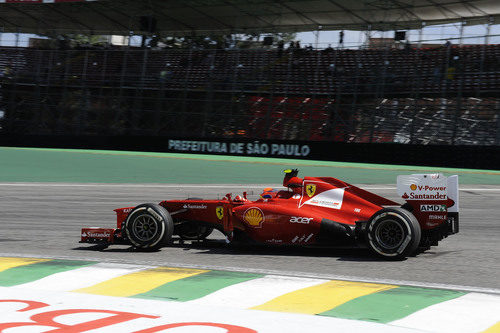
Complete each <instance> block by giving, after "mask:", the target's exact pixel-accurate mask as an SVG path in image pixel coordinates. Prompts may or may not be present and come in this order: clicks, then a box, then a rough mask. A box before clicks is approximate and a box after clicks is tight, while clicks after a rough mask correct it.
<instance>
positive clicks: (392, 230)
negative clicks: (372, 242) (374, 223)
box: [375, 220, 405, 250]
mask: <svg viewBox="0 0 500 333" xmlns="http://www.w3.org/2000/svg"><path fill="white" fill-rule="evenodd" d="M375 238H376V240H377V242H378V243H379V244H380V245H381V246H382V247H384V248H385V249H388V250H393V249H396V248H398V247H399V246H401V244H402V243H403V241H404V239H405V232H404V229H403V226H401V224H400V223H398V222H397V221H395V220H385V221H382V222H380V224H379V225H378V227H377V230H376V231H375Z"/></svg>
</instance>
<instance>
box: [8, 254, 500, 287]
mask: <svg viewBox="0 0 500 333" xmlns="http://www.w3.org/2000/svg"><path fill="white" fill-rule="evenodd" d="M0 257H22V258H43V259H66V260H86V261H89V260H95V261H98V260H100V259H99V258H89V257H77V256H50V255H40V254H29V253H25V254H22V255H19V253H0ZM106 262H107V263H123V264H129V263H130V262H127V260H126V259H124V260H122V259H106ZM144 265H147V266H148V267H151V266H154V267H156V266H167V267H179V268H194V269H209V270H220V271H231V272H244V273H257V274H266V275H276V276H295V277H301V278H311V279H327V280H341V281H354V282H367V283H380V284H393V285H400V286H410V287H420V288H435V289H447V290H458V291H468V292H477V293H486V294H496V295H500V289H495V288H484V287H475V286H462V285H452V284H441V283H432V282H418V281H407V280H390V279H376V278H366V277H360V276H349V275H332V274H317V273H309V272H298V271H278V270H269V269H254V268H242V267H231V266H217V265H193V264H188V265H186V264H185V263H181V262H168V261H167V262H162V263H161V264H160V263H155V262H148V261H144Z"/></svg>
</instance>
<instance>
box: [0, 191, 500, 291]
mask: <svg viewBox="0 0 500 333" xmlns="http://www.w3.org/2000/svg"><path fill="white" fill-rule="evenodd" d="M260 188H262V186H241V185H227V184H221V185H199V186H197V185H175V184H157V185H148V184H144V185H140V184H128V185H127V184H88V183H86V184H68V183H1V184H0V212H1V214H0V256H26V257H45V258H50V257H53V258H73V259H85V260H97V261H103V262H120V263H139V264H146V265H168V266H184V267H193V268H196V267H206V268H212V269H228V270H246V271H262V272H268V273H278V274H285V275H289V274H290V275H297V276H314V277H327V278H346V279H352V280H358V281H366V280H368V281H392V280H396V281H398V282H401V281H402V282H404V283H408V284H416V285H429V286H433V285H436V284H437V285H455V286H460V287H458V288H465V287H470V288H469V289H474V288H486V289H487V290H489V291H490V292H496V293H500V279H499V278H498V276H499V273H500V245H499V242H498V240H499V239H500V221H499V220H500V219H499V213H498V211H497V209H498V204H499V203H500V186H488V185H464V186H461V192H460V195H461V198H460V199H461V202H460V204H461V222H460V223H461V225H460V227H461V231H460V233H459V234H457V235H453V236H451V237H449V238H447V239H444V240H443V241H442V242H441V243H440V245H439V246H438V247H433V248H432V249H431V250H429V251H426V252H425V253H423V254H420V255H418V256H417V257H411V258H409V259H408V260H405V261H402V262H391V261H383V260H380V259H377V258H374V257H373V256H371V255H370V254H369V252H368V251H366V250H361V249H354V250H353V249H333V250H332V249H328V250H325V249H298V248H286V249H283V248H259V249H249V248H238V249H234V248H228V247H226V246H223V245H211V246H208V247H199V246H175V247H169V248H163V249H162V250H160V251H158V252H149V253H144V252H131V251H130V249H129V247H127V246H113V247H110V248H108V249H106V250H102V251H99V250H96V249H95V248H94V247H92V246H90V245H82V244H79V243H78V241H79V235H80V228H81V227H82V226H94V227H97V226H103V227H106V226H109V227H112V226H114V225H115V216H114V212H113V211H112V209H114V208H118V207H127V206H133V205H136V204H138V203H142V202H158V201H160V200H163V199H174V198H185V197H188V196H190V197H203V198H216V197H217V195H218V194H219V195H220V196H223V195H224V194H225V193H227V192H233V193H241V191H242V190H244V189H250V190H254V191H255V193H258V189H260ZM365 188H367V189H373V192H375V193H378V194H380V195H383V196H387V197H389V198H391V199H394V200H397V197H396V195H395V194H396V190H395V185H394V184H390V185H369V186H366V187H365ZM214 236H217V235H214ZM219 236H220V234H219ZM464 286H465V287H464Z"/></svg>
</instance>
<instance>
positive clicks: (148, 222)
mask: <svg viewBox="0 0 500 333" xmlns="http://www.w3.org/2000/svg"><path fill="white" fill-rule="evenodd" d="M157 231H158V224H157V223H156V220H155V219H154V218H153V217H152V216H151V215H149V214H142V215H139V216H138V217H136V219H135V220H134V223H133V225H132V232H133V233H134V236H135V237H137V238H138V239H139V240H141V241H148V240H150V239H152V238H153V237H154V236H155V235H156V232H157Z"/></svg>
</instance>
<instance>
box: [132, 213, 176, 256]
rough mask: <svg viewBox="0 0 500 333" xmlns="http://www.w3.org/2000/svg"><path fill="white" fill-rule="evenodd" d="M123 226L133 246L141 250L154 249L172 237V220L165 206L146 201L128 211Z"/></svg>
mask: <svg viewBox="0 0 500 333" xmlns="http://www.w3.org/2000/svg"><path fill="white" fill-rule="evenodd" d="M123 228H124V229H125V234H126V236H127V238H128V240H129V241H130V242H131V243H132V245H133V246H135V247H136V248H138V249H143V250H156V249H159V248H160V247H162V246H163V245H165V244H167V243H169V242H170V240H171V239H172V232H173V230H174V222H173V220H172V217H171V216H170V214H169V213H168V211H167V210H166V209H165V208H163V207H162V206H160V205H157V204H152V203H147V204H142V205H139V206H137V207H135V208H134V209H133V210H132V211H131V212H130V214H129V215H128V216H127V219H126V221H125V225H124V227H123Z"/></svg>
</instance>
